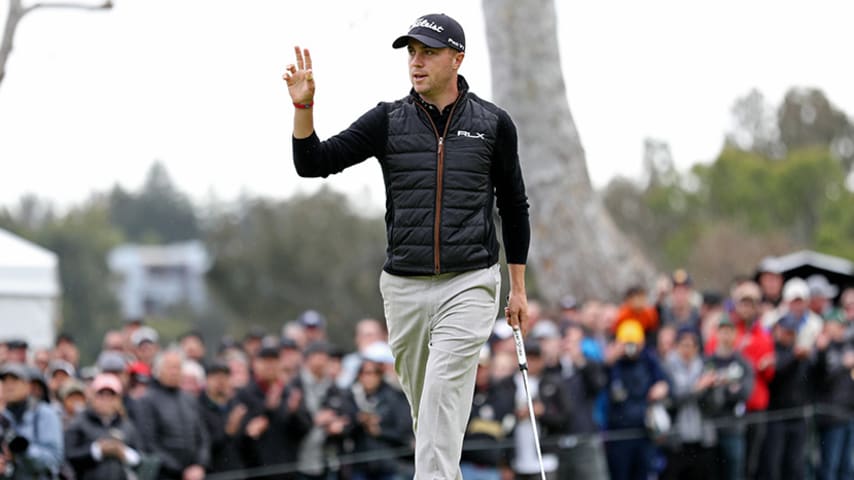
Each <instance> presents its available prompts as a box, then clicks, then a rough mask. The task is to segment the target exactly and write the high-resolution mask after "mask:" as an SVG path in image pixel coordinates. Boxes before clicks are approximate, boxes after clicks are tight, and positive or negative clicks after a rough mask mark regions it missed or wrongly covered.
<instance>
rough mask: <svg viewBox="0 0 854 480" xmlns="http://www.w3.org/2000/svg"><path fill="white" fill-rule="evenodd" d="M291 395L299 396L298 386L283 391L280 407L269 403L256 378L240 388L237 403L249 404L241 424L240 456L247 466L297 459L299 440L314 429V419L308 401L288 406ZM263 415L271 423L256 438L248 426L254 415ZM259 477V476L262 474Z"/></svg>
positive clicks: (284, 477)
mask: <svg viewBox="0 0 854 480" xmlns="http://www.w3.org/2000/svg"><path fill="white" fill-rule="evenodd" d="M291 395H295V396H300V395H302V393H301V392H300V391H299V388H297V387H288V388H285V389H284V390H283V391H282V400H281V403H280V405H279V408H277V409H274V410H271V409H268V408H267V406H266V394H265V393H264V390H262V388H261V386H260V385H259V384H258V382H256V381H255V380H252V381H251V382H249V384H248V385H247V386H246V387H244V388H243V389H241V390H240V391H238V392H237V395H236V396H235V403H238V404H243V405H245V406H246V409H247V412H246V416H244V417H243V422H242V424H241V427H240V432H241V433H240V434H239V447H240V456H241V460H242V462H243V464H244V465H245V466H246V467H250V468H252V467H265V466H272V465H280V464H286V463H292V462H295V461H296V459H297V451H298V448H299V444H300V441H302V439H303V437H305V434H306V433H307V432H308V431H309V430H310V429H311V426H312V419H311V415H310V414H309V413H308V410H306V408H305V404H304V403H303V402H302V401H300V402H299V405H298V407H297V409H296V410H295V411H290V410H288V400H289V398H290V397H291ZM260 415H263V416H265V417H267V420H269V422H270V423H269V427H267V430H265V431H264V433H262V434H261V436H260V437H258V438H257V439H253V438H251V437H249V436H248V435H246V426H247V425H248V423H249V422H250V421H251V420H252V419H253V418H255V417H258V416H260ZM259 478H260V477H259ZM263 478H269V479H274V478H281V479H287V478H291V476H290V475H285V474H281V475H269V476H265V477H263Z"/></svg>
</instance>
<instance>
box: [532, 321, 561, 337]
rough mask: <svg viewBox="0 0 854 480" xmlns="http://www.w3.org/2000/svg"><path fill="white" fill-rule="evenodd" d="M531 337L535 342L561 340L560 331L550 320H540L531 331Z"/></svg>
mask: <svg viewBox="0 0 854 480" xmlns="http://www.w3.org/2000/svg"><path fill="white" fill-rule="evenodd" d="M531 337H532V338H534V339H536V340H542V339H544V338H561V335H560V329H558V328H557V325H555V323H554V322H552V321H551V320H540V321H539V322H537V323H536V324H535V325H534V328H532V329H531Z"/></svg>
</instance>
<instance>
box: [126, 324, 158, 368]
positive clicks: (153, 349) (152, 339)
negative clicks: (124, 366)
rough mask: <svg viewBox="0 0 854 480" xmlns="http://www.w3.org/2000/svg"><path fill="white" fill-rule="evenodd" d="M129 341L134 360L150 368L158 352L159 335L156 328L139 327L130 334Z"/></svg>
mask: <svg viewBox="0 0 854 480" xmlns="http://www.w3.org/2000/svg"><path fill="white" fill-rule="evenodd" d="M130 342H131V346H132V347H133V354H134V356H135V357H136V360H137V361H139V362H142V363H143V364H145V365H148V367H149V368H151V365H153V364H154V359H155V358H156V357H157V354H158V353H160V344H159V343H158V342H160V335H159V334H158V333H157V330H155V329H153V328H151V327H148V326H142V327H139V328H138V329H136V330H135V331H134V332H133V333H132V334H131V336H130Z"/></svg>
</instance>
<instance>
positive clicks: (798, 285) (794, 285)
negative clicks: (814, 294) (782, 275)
mask: <svg viewBox="0 0 854 480" xmlns="http://www.w3.org/2000/svg"><path fill="white" fill-rule="evenodd" d="M798 298H800V299H801V300H809V298H810V287H809V285H807V282H805V281H804V279H803V278H798V277H795V278H792V279H790V280H789V281H788V282H786V285H784V286H783V301H784V302H791V301H792V300H795V299H798Z"/></svg>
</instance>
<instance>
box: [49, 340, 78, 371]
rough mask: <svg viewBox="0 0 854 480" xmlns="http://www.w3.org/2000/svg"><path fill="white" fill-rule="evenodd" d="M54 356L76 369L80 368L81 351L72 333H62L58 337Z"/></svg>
mask: <svg viewBox="0 0 854 480" xmlns="http://www.w3.org/2000/svg"><path fill="white" fill-rule="evenodd" d="M53 354H54V356H55V357H56V359H57V360H65V361H66V362H68V363H70V364H71V365H72V366H73V367H74V368H75V369H76V368H79V367H80V349H79V348H77V343H76V342H75V341H74V337H72V336H71V334H70V333H66V332H63V333H60V334H59V335H57V336H56V343H55V346H54V349H53Z"/></svg>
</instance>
